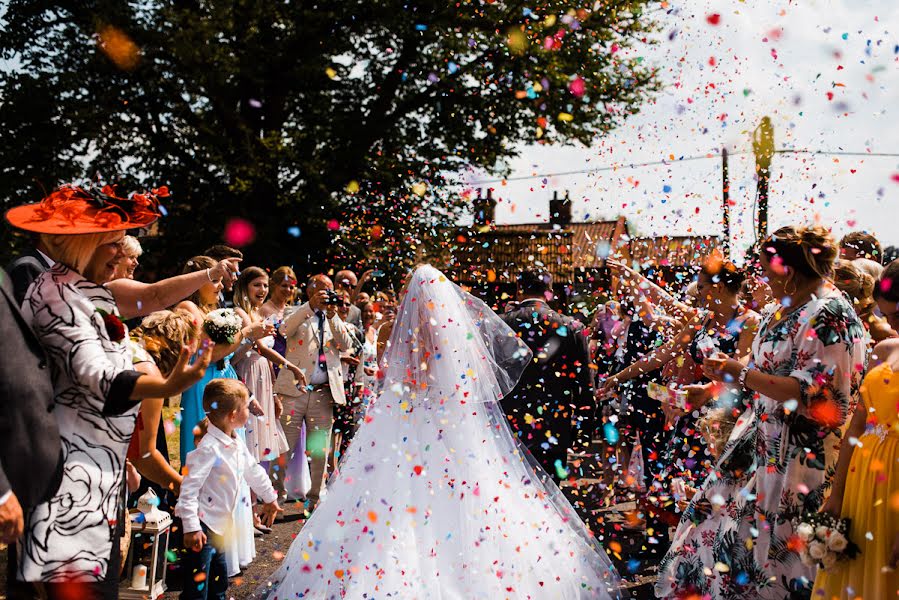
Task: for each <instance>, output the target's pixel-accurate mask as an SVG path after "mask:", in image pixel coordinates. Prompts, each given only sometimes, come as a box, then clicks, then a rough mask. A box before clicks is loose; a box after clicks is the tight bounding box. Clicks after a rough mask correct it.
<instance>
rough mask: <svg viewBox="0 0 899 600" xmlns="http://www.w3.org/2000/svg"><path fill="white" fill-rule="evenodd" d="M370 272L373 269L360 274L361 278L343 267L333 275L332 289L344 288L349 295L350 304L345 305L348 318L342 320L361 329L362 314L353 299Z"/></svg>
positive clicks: (369, 276) (368, 277) (369, 275)
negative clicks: (333, 284)
mask: <svg viewBox="0 0 899 600" xmlns="http://www.w3.org/2000/svg"><path fill="white" fill-rule="evenodd" d="M372 273H373V271H371V270H369V271H366V272H365V273H363V274H362V278H361V279H357V278H356V274H355V273H353V272H352V271H350V270H349V269H344V270H343V271H337V274H336V275H334V282H335V286H334V289H336V290H338V291H339V290H344V291H346V292H347V294H348V295H349V300H350V305H349V307H347V310H348V315H347V317H348V318H346V319H344V322H346V323H350V324H351V325H354V326H355V327H357V328H359V329H362V315H361V313H360V311H359V307H358V306H356V304H355V300H356V297H357V296H358V294H359V292H360V290H361V289H362V286H363V285H365V282H366V281H368V280H369V279H370V278H371V274H372Z"/></svg>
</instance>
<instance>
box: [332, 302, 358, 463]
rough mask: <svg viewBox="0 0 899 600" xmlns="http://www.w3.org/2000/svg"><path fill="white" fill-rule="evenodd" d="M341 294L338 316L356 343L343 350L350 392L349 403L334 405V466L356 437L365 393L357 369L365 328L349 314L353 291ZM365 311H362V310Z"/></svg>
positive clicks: (343, 367)
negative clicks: (360, 407)
mask: <svg viewBox="0 0 899 600" xmlns="http://www.w3.org/2000/svg"><path fill="white" fill-rule="evenodd" d="M337 298H338V299H339V300H340V302H339V303H338V304H337V316H339V317H340V319H341V320H342V321H343V322H344V323H346V324H347V330H348V331H349V333H350V335H351V336H352V338H353V347H352V348H350V349H349V350H347V351H346V352H341V353H340V362H341V370H342V371H343V389H344V391H345V393H346V397H347V402H346V404H343V405H340V404H335V405H334V429H333V435H332V436H331V440H332V442H331V464H330V467H331V469H332V470H336V469H337V463H338V462H339V461H340V457H341V456H343V453H344V451H345V450H346V448H347V446H349V443H350V440H352V439H353V432H354V430H355V421H354V415H355V414H356V412H357V410H358V406H359V403H360V402H361V400H362V399H361V395H360V393H359V389H358V388H357V386H356V372H357V371H359V370H360V368H361V367H360V366H359V365H360V364H361V361H362V359H361V357H360V355H359V354H360V352H361V351H362V341H363V339H362V329H361V328H360V327H356V326H355V325H353V324H352V323H350V322H349V321H348V320H347V319H348V318H349V312H350V307H352V306H353V303H352V301H351V300H350V293H349V292H348V291H347V290H345V289H342V290H338V291H337ZM360 314H361V311H360Z"/></svg>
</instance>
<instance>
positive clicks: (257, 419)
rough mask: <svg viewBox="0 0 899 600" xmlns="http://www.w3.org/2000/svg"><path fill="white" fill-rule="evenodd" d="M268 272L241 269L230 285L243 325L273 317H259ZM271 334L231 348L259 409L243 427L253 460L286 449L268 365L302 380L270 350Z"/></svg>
mask: <svg viewBox="0 0 899 600" xmlns="http://www.w3.org/2000/svg"><path fill="white" fill-rule="evenodd" d="M268 281H269V280H268V274H267V273H266V272H265V271H263V270H262V269H260V268H259V267H248V268H246V269H244V270H243V272H242V273H241V274H240V277H239V278H238V279H237V285H236V286H235V287H234V306H235V310H236V312H237V314H238V315H240V317H241V319H243V324H244V327H249V326H252V325H254V324H262V325H266V324H267V325H271V326H272V328H273V329H274V325H273V324H272V323H273V321H274V319H268V317H266V318H263V317H262V315H261V313H260V308H261V307H262V304H263V303H264V302H265V299H266V297H267V296H268ZM274 342H275V339H274V336H271V335H267V336H265V337H262V338H259V339H257V340H249V339H245V340H244V343H243V344H242V345H241V346H240V348H239V349H238V350H237V352H235V354H234V358H233V359H232V361H231V364H233V365H234V369H235V371H236V372H237V376H238V378H239V379H240V380H241V381H243V382H244V384H245V385H246V386H247V389H248V390H249V391H250V397H251V398H255V399H256V402H258V403H259V406H260V408H261V410H262V414H261V415H253V417H252V418H251V419H250V420H249V421H248V425H247V427H246V433H247V439H246V444H247V448H249V449H250V454H252V455H253V456H254V457H255V458H256V462H263V461H268V460H273V459H275V458H277V457H279V456H281V455H282V454H284V453H285V452H287V450H288V446H287V439H286V438H285V436H284V431H283V430H282V429H281V422H280V421H279V420H278V417H279V416H280V415H278V414H277V411H276V409H275V394H274V392H273V391H272V365H277V366H278V367H279V368H286V369H288V370H290V371H291V372H292V373H293V376H294V378H296V380H297V382H298V385H300V386H304V385H305V384H306V379H305V376H304V375H303V372H302V371H300V369H299V367H297V366H296V365H294V364H293V363H291V362H290V361H288V360H286V359H285V358H284V357H283V356H282V355H281V354H280V353H278V352H276V351H275V350H274Z"/></svg>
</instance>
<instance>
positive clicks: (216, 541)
mask: <svg viewBox="0 0 899 600" xmlns="http://www.w3.org/2000/svg"><path fill="white" fill-rule="evenodd" d="M200 525H201V526H202V527H203V533H205V534H206V543H205V544H204V545H203V549H202V550H200V551H199V552H194V551H193V550H191V549H189V548H186V549H185V553H184V555H183V557H184V558H182V565H181V572H182V573H184V587H183V588H182V590H181V596H180V598H181V600H225V593H226V592H227V591H228V565H227V564H226V563H225V540H224V538H223V537H222V536H220V535H218V534H217V533H215V532H214V531H212V530H211V529H209V528H208V527H206V525H204V524H202V523H201V524H200Z"/></svg>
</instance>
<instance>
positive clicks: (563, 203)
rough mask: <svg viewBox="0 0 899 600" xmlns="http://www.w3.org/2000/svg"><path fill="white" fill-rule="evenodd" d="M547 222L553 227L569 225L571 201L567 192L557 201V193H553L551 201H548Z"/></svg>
mask: <svg viewBox="0 0 899 600" xmlns="http://www.w3.org/2000/svg"><path fill="white" fill-rule="evenodd" d="M549 222H550V223H552V224H553V225H568V224H569V223H571V200H570V199H569V198H568V191H567V190H566V191H565V197H564V198H562V199H561V200H560V199H559V192H553V199H552V200H550V201H549Z"/></svg>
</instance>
